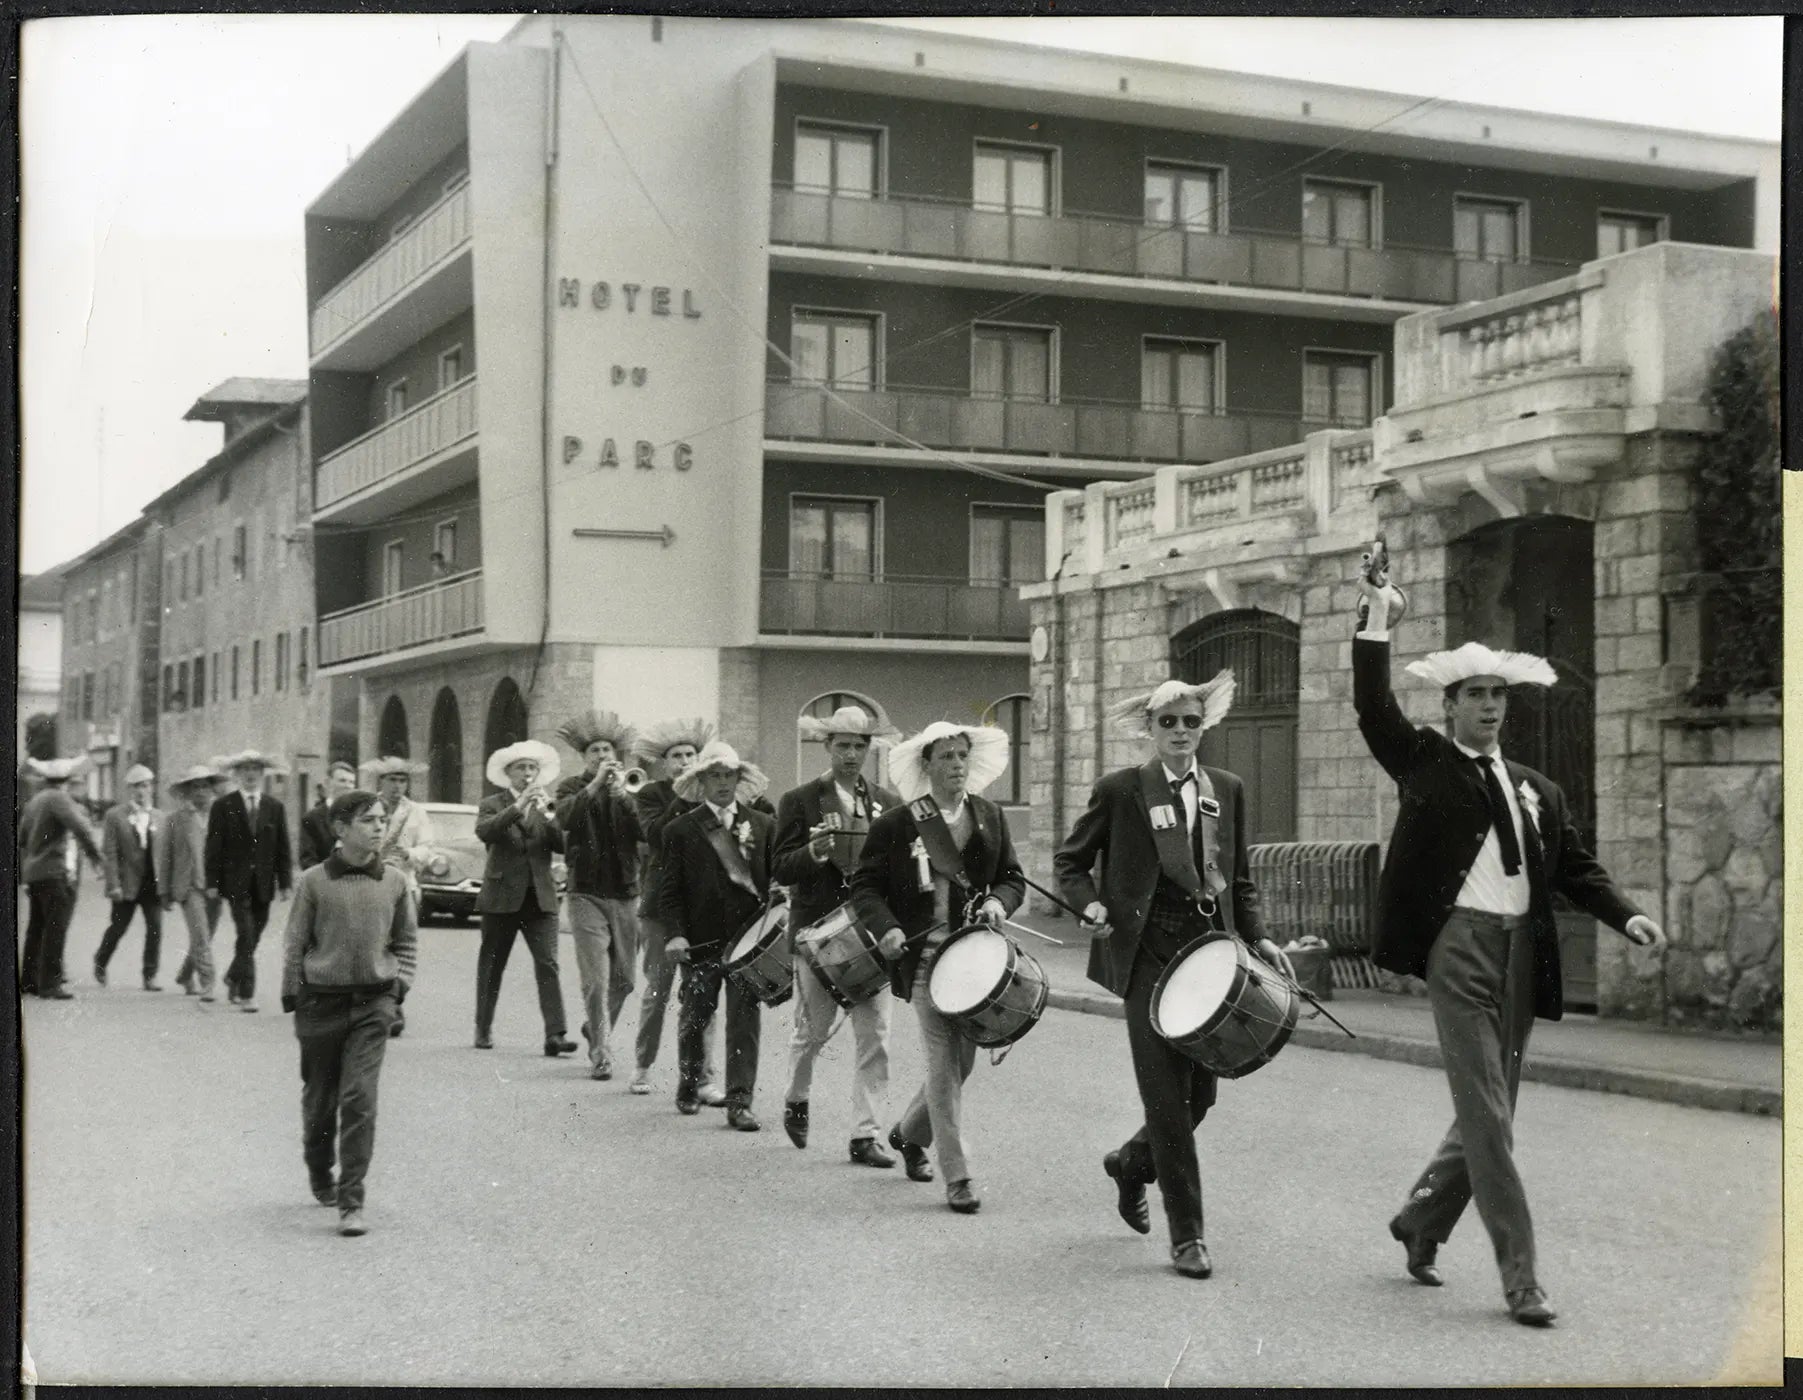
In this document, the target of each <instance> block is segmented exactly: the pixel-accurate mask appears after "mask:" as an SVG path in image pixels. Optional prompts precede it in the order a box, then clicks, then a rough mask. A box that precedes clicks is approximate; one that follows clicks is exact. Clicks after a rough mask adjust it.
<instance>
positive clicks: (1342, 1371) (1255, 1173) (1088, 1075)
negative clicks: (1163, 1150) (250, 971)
mask: <svg viewBox="0 0 1803 1400" xmlns="http://www.w3.org/2000/svg"><path fill="white" fill-rule="evenodd" d="M102 907H103V906H102V902H101V901H100V900H99V899H98V898H97V897H96V893H95V892H94V891H93V890H92V889H91V888H90V887H84V890H83V895H82V907H81V910H80V911H79V913H78V916H77V922H76V927H75V929H74V931H73V933H72V936H71V940H70V952H69V968H70V971H71V973H72V974H73V986H74V989H75V990H76V992H77V995H78V999H77V1000H75V1001H72V1002H63V1003H52V1002H41V1001H37V1000H31V1001H28V1002H27V1003H26V1006H25V1016H24V1037H25V1050H26V1061H25V1067H26V1094H25V1098H26V1113H25V1126H26V1166H27V1181H26V1188H27V1239H26V1276H25V1286H26V1339H27V1344H28V1346H29V1348H30V1351H31V1354H32V1358H33V1360H34V1362H35V1363H36V1366H37V1370H38V1374H39V1377H40V1379H41V1380H42V1381H44V1382H45V1383H55V1382H102V1381H110V1382H128V1383H129V1382H137V1383H159V1382H161V1383H174V1382H189V1383H198V1384H223V1383H265V1384H270V1383H293V1382H299V1381H311V1382H316V1383H359V1382H361V1383H399V1384H488V1385H577V1384H691V1385H693V1384H709V1383H712V1384H771V1385H783V1384H789V1385H795V1384H801V1385H820V1384H846V1385H880V1386H896V1385H1006V1386H1020V1385H1036V1386H1050V1385H1112V1386H1134V1385H1152V1386H1158V1385H1164V1384H1166V1383H1169V1384H1172V1385H1282V1384H1296V1385H1323V1384H1342V1385H1398V1384H1415V1385H1445V1386H1454V1385H1473V1384H1484V1385H1504V1384H1539V1383H1548V1382H1566V1383H1575V1384H1589V1383H1618V1384H1620V1383H1629V1384H1632V1383H1669V1382H1680V1381H1692V1382H1694V1381H1706V1380H1711V1379H1717V1378H1723V1377H1726V1376H1733V1377H1738V1378H1742V1379H1770V1380H1776V1378H1777V1375H1778V1369H1777V1368H1778V1365H1779V1360H1778V1358H1779V1355H1780V1352H1781V1341H1780V1332H1779V1314H1778V1301H1777V1298H1778V1260H1779V1254H1778V1249H1779V1184H1780V1182H1779V1146H1780V1142H1779V1125H1778V1124H1777V1123H1775V1122H1772V1121H1770V1120H1765V1119H1759V1118H1752V1117H1748V1116H1746V1115H1742V1114H1730V1113H1713V1112H1708V1111H1703V1110H1697V1109H1685V1108H1678V1107H1674V1106H1671V1105H1667V1104H1660V1103H1652V1102H1646V1101H1642V1100H1636V1099H1629V1098H1622V1097H1617V1096H1609V1095H1601V1094H1592V1093H1586V1092H1582V1091H1577V1090H1567V1089H1559V1088H1553V1087H1548V1086H1544V1085H1536V1084H1527V1085H1524V1086H1523V1088H1522V1094H1521V1106H1520V1112H1519V1116H1518V1137H1519V1139H1520V1142H1519V1147H1518V1157H1519V1161H1520V1163H1521V1166H1522V1170H1523V1174H1524V1176H1525V1178H1526V1180H1527V1183H1528V1189H1529V1195H1530V1199H1531V1201H1532V1202H1533V1205H1534V1210H1535V1219H1536V1224H1537V1228H1538V1234H1539V1243H1540V1252H1541V1281H1542V1283H1543V1284H1544V1285H1545V1286H1546V1287H1547V1289H1548V1291H1549V1293H1550V1294H1551V1297H1552V1300H1553V1303H1554V1305H1555V1306H1556V1307H1558V1308H1559V1310H1560V1313H1561V1316H1560V1320H1559V1325H1558V1327H1557V1328H1555V1329H1553V1330H1551V1331H1548V1332H1540V1331H1534V1330H1530V1329H1527V1328H1523V1327H1519V1326H1517V1325H1514V1324H1512V1323H1511V1322H1510V1321H1509V1320H1508V1318H1507V1315H1506V1313H1505V1312H1504V1310H1503V1305H1502V1297H1501V1291H1500V1284H1499V1283H1498V1280H1497V1276H1496V1271H1495V1266H1494V1263H1493V1262H1492V1259H1491V1256H1490V1250H1489V1247H1488V1242H1487V1240H1486V1238H1485V1236H1484V1234H1483V1231H1482V1229H1481V1226H1480V1225H1479V1223H1478V1221H1477V1219H1476V1217H1475V1212H1473V1213H1472V1214H1470V1215H1468V1216H1467V1218H1466V1220H1465V1221H1464V1222H1463V1223H1462V1224H1461V1226H1460V1229H1459V1232H1458V1233H1457V1234H1456V1235H1455V1236H1454V1238H1453V1240H1452V1241H1451V1243H1450V1244H1449V1245H1448V1246H1447V1247H1446V1248H1445V1249H1444V1250H1443V1251H1442V1254H1441V1260H1442V1263H1443V1265H1444V1269H1445V1272H1446V1274H1447V1277H1448V1284H1447V1286H1446V1287H1445V1288H1442V1289H1427V1288H1423V1287H1420V1286H1419V1285H1416V1284H1414V1283H1412V1282H1410V1281H1409V1279H1408V1278H1407V1277H1406V1276H1405V1275H1404V1273H1403V1271H1402V1267H1401V1266H1402V1251H1401V1248H1400V1247H1399V1246H1397V1245H1395V1244H1394V1243H1393V1242H1392V1241H1391V1240H1390V1239H1389V1237H1388V1235H1387V1234H1386V1233H1385V1230H1384V1225H1385V1222H1386V1221H1387V1219H1388V1217H1389V1215H1390V1214H1391V1213H1392V1212H1393V1210H1394V1209H1395V1207H1396V1205H1397V1203H1398V1198H1399V1196H1400V1194H1401V1192H1403V1191H1404V1190H1405V1189H1406V1188H1407V1186H1408V1184H1409V1182H1410V1181H1411V1180H1412V1179H1413V1176H1414V1174H1415V1172H1416V1171H1417V1170H1418V1168H1419V1167H1420V1165H1421V1163H1422V1161H1423V1160H1424V1159H1425V1157H1426V1155H1427V1153H1428V1152H1429V1151H1430V1149H1431V1148H1432V1146H1433V1144H1434V1142H1435V1141H1436V1140H1437V1138H1438V1136H1439V1134H1440V1132H1441V1131H1442V1130H1443V1129H1444V1127H1445V1126H1446V1122H1447V1120H1448V1119H1449V1117H1450V1105H1449V1100H1448V1098H1447V1094H1446V1089H1445V1084H1444V1081H1443V1080H1442V1079H1441V1078H1440V1077H1439V1075H1438V1074H1437V1073H1436V1072H1434V1071H1430V1070H1424V1069H1419V1068H1415V1067H1412V1066H1407V1065H1399V1064H1394V1063H1388V1062H1383V1061H1377V1060H1370V1059H1366V1058H1364V1057H1361V1056H1356V1055H1346V1054H1329V1053H1325V1052H1320V1051H1311V1050H1307V1049H1302V1048H1299V1047H1292V1048H1290V1049H1287V1050H1286V1051H1285V1052H1284V1053H1283V1054H1282V1055H1281V1056H1280V1057H1279V1058H1278V1059H1277V1060H1276V1061H1275V1062H1273V1063H1272V1064H1271V1065H1269V1066H1267V1067H1266V1068H1264V1069H1262V1070H1260V1071H1259V1072H1258V1073H1257V1074H1256V1075H1254V1076H1252V1077H1251V1078H1249V1079H1247V1080H1244V1081H1241V1082H1237V1083H1232V1084H1227V1085H1224V1086H1223V1088H1222V1095H1221V1102H1220V1104H1219V1106H1218V1107H1217V1108H1216V1109H1215V1111H1214V1112H1213V1113H1212V1114H1211V1115H1210V1117H1209V1120H1208V1122H1207V1123H1206V1124H1205V1125H1204V1128H1203V1130H1202V1134H1201V1136H1200V1139H1199V1142H1200V1149H1201V1155H1202V1163H1203V1173H1204V1185H1205V1191H1206V1199H1207V1211H1208V1243H1209V1248H1210V1252H1211V1254H1212V1256H1213V1258H1214V1262H1215V1270H1216V1271H1215V1276H1214V1278H1213V1279H1212V1280H1209V1281H1207V1282H1195V1281H1191V1280H1186V1279H1183V1278H1180V1277H1179V1276H1178V1275H1176V1274H1175V1273H1173V1272H1172V1271H1171V1269H1170V1268H1169V1264H1168V1259H1167V1253H1166V1248H1165V1243H1164V1222H1163V1218H1162V1212H1161V1211H1160V1209H1159V1207H1158V1203H1157V1197H1156V1193H1155V1192H1154V1195H1153V1232H1152V1235H1151V1236H1150V1237H1141V1236H1138V1235H1135V1234H1133V1233H1131V1232H1130V1231H1129V1230H1128V1229H1127V1228H1126V1227H1125V1226H1124V1225H1123V1224H1121V1222H1120V1221H1119V1219H1118V1218H1117V1217H1116V1216H1115V1213H1114V1208H1113V1189H1112V1185H1111V1183H1109V1182H1108V1181H1107V1179H1106V1178H1105V1177H1103V1175H1102V1173H1101V1171H1100V1166H1099V1161H1100V1157H1101V1154H1102V1153H1103V1152H1104V1151H1105V1150H1106V1149H1107V1148H1109V1147H1110V1146H1113V1145H1115V1144H1116V1143H1117V1141H1118V1140H1119V1139H1120V1138H1121V1137H1123V1136H1124V1135H1125V1134H1126V1133H1127V1132H1128V1131H1130V1130H1131V1128H1132V1127H1133V1126H1134V1121H1133V1120H1134V1111H1135V1109H1136V1107H1137V1101H1136V1098H1135V1095H1134V1091H1133V1084H1132V1077H1131V1073H1130V1069H1129V1065H1128V1059H1127V1051H1126V1044H1125V1039H1124V1030H1123V1027H1122V1025H1121V1023H1120V1022H1119V1021H1115V1020H1112V1019H1108V1018H1103V1017H1095V1016H1085V1015H1079V1014H1076V1013H1073V1012H1062V1011H1052V1012H1048V1013H1047V1015H1046V1017H1045V1019H1044V1021H1043V1022H1042V1023H1041V1024H1040V1025H1039V1026H1038V1027H1037V1028H1035V1030H1034V1031H1033V1032H1032V1033H1031V1034H1030V1035H1029V1036H1028V1037H1027V1038H1026V1040H1025V1041H1023V1042H1022V1043H1021V1044H1020V1045H1019V1046H1018V1047H1016V1049H1015V1051H1014V1053H1013V1054H1012V1055H1011V1056H1010V1057H1009V1058H1008V1060H1007V1061H1006V1062H1005V1063H1004V1064H1002V1065H1000V1066H997V1067H992V1066H991V1065H990V1064H989V1063H988V1061H987V1058H986V1057H985V1058H982V1059H980V1060H979V1063H978V1068H977V1072H976V1074H975V1075H974V1076H973V1078H972V1080H971V1083H970V1085H969V1087H968V1090H967V1100H966V1102H967V1109H966V1117H967V1122H968V1125H969V1127H968V1130H969V1137H970V1150H971V1155H972V1164H973V1169H974V1173H975V1177H976V1182H977V1186H978V1189H979V1192H980V1194H981V1195H982V1198H983V1209H982V1212H981V1214H979V1215H977V1216H974V1217H961V1216H956V1215H953V1214H952V1213H951V1212H950V1211H948V1210H947V1209H946V1207H945V1204H944V1197H943V1192H942V1189H941V1186H940V1185H939V1184H938V1183H935V1184H933V1185H930V1186H928V1185H918V1184H914V1183H911V1182H909V1181H908V1180H907V1179H906V1177H905V1176H904V1175H903V1174H902V1172H901V1171H900V1169H899V1167H898V1168H897V1169H896V1170H893V1171H887V1172H878V1171H872V1170H869V1169H867V1168H862V1167H855V1166H853V1165H851V1164H850V1163H848V1162H847V1160H846V1157H845V1136H846V1115H847V1110H846V1106H845V1101H846V1093H847V1082H848V1081H847V1076H848V1063H849V1055H850V1036H849V1032H842V1033H841V1038H840V1039H837V1040H835V1041H834V1043H833V1044H832V1046H830V1047H829V1049H828V1052H827V1057H826V1058H825V1059H824V1060H823V1062H822V1065H821V1067H820V1069H819V1072H818V1074H817V1077H816V1083H815V1089H814V1125H815V1126H814V1137H813V1142H812V1145H810V1147H809V1148H808V1149H807V1150H806V1151H805V1152H797V1151H796V1150H795V1149H794V1148H793V1147H791V1146H790V1144H789V1142H788V1140H787V1138H786V1137H785V1136H784V1135H783V1133H782V1131H781V1127H780V1121H779V1120H780V1115H781V1109H780V1099H781V1092H782V1085H783V1081H784V1078H785V1075H784V1067H785V1065H786V1048H785V1047H786V1042H787V1037H788V1008H787V1007H784V1008H780V1009H778V1010H777V1011H774V1012H767V1013H766V1014H765V1024H766V1032H765V1037H764V1049H763V1056H762V1064H761V1070H760V1078H759V1094H758V1105H757V1106H758V1108H759V1110H760V1112H761V1114H762V1115H763V1117H764V1120H765V1128H764V1131H763V1132H761V1133H758V1134H755V1135H750V1134H739V1133H734V1132H731V1131H728V1130H727V1129H726V1128H725V1127H724V1126H723V1122H724V1115H722V1114H721V1113H720V1112H719V1111H717V1110H714V1111H704V1112H703V1114H702V1115H701V1116H699V1117H695V1118H681V1117H679V1116H678V1115H677V1114H676V1112H675V1110H674V1107H673V1104H672V1099H671V1095H672V1091H673V1087H674V1066H673V1058H674V1057H673V1049H674V1047H673V1034H674V1024H673V1020H672V1023H671V1025H670V1027H669V1028H668V1029H667V1030H666V1047H665V1054H664V1057H663V1059H662V1060H660V1063H659V1066H658V1070H657V1075H656V1082H657V1092H656V1093H655V1094H654V1095H652V1096H651V1097H649V1098H635V1097H631V1096H629V1095H628V1094H627V1093H626V1092H625V1080H624V1077H621V1078H618V1079H615V1080H614V1081H612V1082H611V1083H607V1084H599V1083H593V1082H591V1081H589V1080H588V1079H587V1077H586V1074H585V1072H584V1068H583V1066H582V1065H581V1064H579V1063H577V1062H576V1060H562V1061H551V1060H547V1059H545V1058H543V1056H542V1054H541V1053H540V1040H541V1034H540V1025H539V1022H538V1017H537V1011H536V1004H535V1002H534V999H533V989H532V977H531V971H530V963H529V960H528V959H526V957H525V954H524V949H523V948H521V949H516V950H515V955H514V961H513V963H512V964H511V966H510V967H509V969H508V977H507V984H506V986H505V988H504V990H503V993H502V998H501V1007H500V1012H499V1015H498V1017H497V1020H496V1046H497V1048H496V1049H495V1050H494V1051H492V1052H489V1053H478V1052H476V1051H474V1050H473V1049H471V1047H470V1043H469V1042H470V1010H471V1005H472V1001H473V984H474V966H475V947H476V935H475V933H474V931H473V930H467V929H448V928H438V927H434V928H431V929H429V930H428V931H427V932H426V933H425V937H424V942H425V950H424V954H423V958H422V968H421V975H420V982H419V985H418V987H417V988H416V990H415V992H414V994H413V996H412V997H411V998H410V999H409V1001H408V1004H407V1010H408V1016H409V1022H408V1031H407V1034H406V1036H405V1037H404V1038H403V1039H401V1040H399V1041H396V1042H394V1043H393V1044H392V1045H391V1049H390V1053H389V1057H388V1061H387V1067H386V1069H385V1070H384V1073H383V1078H382V1097H381V1118H380V1127H379V1131H378V1139H377V1148H376V1158H375V1163H374V1166H373V1168H372V1170H371V1175H370V1181H369V1202H368V1209H367V1214H368V1218H369V1221H370V1225H371V1233H370V1234H369V1235H367V1236H365V1237H364V1238H362V1239H342V1238H340V1237H339V1236H337V1234H336V1233H335V1232H334V1229H333V1226H334V1224H335V1215H334V1213H333V1212H332V1211H329V1210H325V1209H321V1208H320V1207H318V1206H316V1205H314V1204H313V1203H312V1201H311V1199H310V1197H309V1195H308V1192H307V1186H306V1175H305V1171H304V1168H303V1166H302V1163H301V1157H300V1141H299V1138H300V1125H299V1102H298V1100H299V1088H300V1084H299V1070H298V1055H297V1050H296V1046H295V1042H294V1039H293V1032H292V1029H291V1025H290V1021H289V1018H287V1017H285V1016H282V1015H280V1014H279V1012H277V1011H276V1010H275V1007H276V996H275V981H274V979H275V976H276V973H277V969H278V966H279V956H280V933H281V921H282V919H283V918H284V917H285V913H286V910H285V906H278V908H277V911H276V917H275V919H274V920H273V921H272V925H271V928H270V931H269V933H268V934H267V935H266V936H265V939H264V946H263V949H262V954H261V957H260V959H259V968H260V972H259V976H260V978H261V979H262V981H263V985H264V987H265V992H264V1006H265V1008H266V1009H265V1010H264V1011H263V1012H262V1013H260V1014H258V1015H255V1016H249V1015H243V1014H241V1013H238V1012H236V1011H234V1010H231V1009H229V1008H228V1007H227V1006H226V1005H225V1003H223V1002H221V1003H218V1004H216V1005H215V1006H214V1007H212V1008H207V1009H203V1008H201V1007H200V1006H199V1005H198V1004H197V1003H196V1002H195V1001H193V1000H192V999H188V998H184V997H183V996H182V995H181V993H180V992H179V991H176V990H173V989H171V990H169V991H165V992H162V993H160V994H151V993H146V992H144V991H141V990H139V989H138V987H137V975H136V973H137V966H138V958H139V947H140V944H139V936H138V933H137V931H136V930H134V931H133V932H132V933H131V934H129V935H128V936H127V939H126V943H125V945H124V947H123V948H122V949H121V950H120V952H119V954H118V955H117V957H116V959H115V961H114V963H113V974H114V975H113V979H112V980H113V984H114V985H113V987H112V988H111V989H109V990H105V991H102V990H100V989H98V988H96V987H95V986H94V985H93V983H92V980H91V973H90V972H89V966H90V963H91V959H92V951H93V948H94V946H95V945H96V943H97V942H98V937H99V928H100V914H101V910H102ZM179 941H180V940H179V939H178V940H175V941H173V942H171V943H170V944H168V945H167V946H166V948H165V952H164V974H163V976H164V979H165V981H167V980H168V978H169V977H171V976H172V975H173V973H174V970H175V966H176V963H177V962H178V961H179V957H180V953H179V948H178V946H177V945H178V944H179ZM229 943H230V927H229V921H226V922H225V923H224V924H223V925H222V928H221V930H220V934H219V944H218V946H219V948H220V950H221V951H222V952H225V951H228V950H229ZM563 953H564V955H563V958H562V961H563V965H564V969H565V979H564V994H565V1004H566V1007H568V1008H569V1010H570V1011H571V1012H572V1016H571V1019H572V1022H574V1021H575V1020H578V1019H579V1014H577V1013H576V997H575V990H576V989H575V971H574V962H575V960H574V957H573V955H572V953H571V951H570V946H569V943H568V941H567V939H566V940H565V942H564V945H563ZM635 1008H636V1001H634V1002H629V1003H628V1004H627V1008H626V1012H625V1016H624V1022H625V1024H626V1026H627V1028H628V1029H630V1027H631V1025H632V1024H633V1022H634V1019H635V1014H636V1011H635ZM918 1045H919V1035H918V1030H917V1028H916V1026H915V1024H914V1020H913V1013H912V1011H911V1010H909V1009H908V1008H907V1007H905V1006H901V1007H898V1008H897V1015H896V1019H895V1033H894V1035H893V1037H892V1060H893V1074H892V1088H891V1112H892V1113H893V1112H894V1111H895V1110H897V1109H899V1108H900V1106H901V1105H902V1104H903V1102H904V1101H905V1098H906V1096H907V1095H909V1094H911V1093H912V1091H913V1089H914V1087H915V1085H916V1084H917V1082H918V1080H919V1076H920V1073H921V1056H920V1054H919V1050H918ZM579 1058H580V1057H577V1059H579Z"/></svg>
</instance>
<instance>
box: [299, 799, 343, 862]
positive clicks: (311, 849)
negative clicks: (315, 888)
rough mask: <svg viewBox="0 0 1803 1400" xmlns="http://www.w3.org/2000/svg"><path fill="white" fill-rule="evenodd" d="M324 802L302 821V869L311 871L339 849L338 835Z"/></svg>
mask: <svg viewBox="0 0 1803 1400" xmlns="http://www.w3.org/2000/svg"><path fill="white" fill-rule="evenodd" d="M327 812H328V808H327V807H326V804H325V803H323V802H317V803H315V804H314V805H313V806H312V807H311V808H309V809H308V811H307V813H306V815H305V816H303V817H302V818H301V820H300V868H301V869H302V870H310V869H312V868H313V867H314V866H316V865H318V864H319V863H320V862H321V861H322V860H324V859H325V858H326V857H327V856H329V855H331V854H332V852H333V851H335V850H337V849H338V833H337V832H336V831H333V830H332V819H331V817H330V816H328V815H327Z"/></svg>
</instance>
